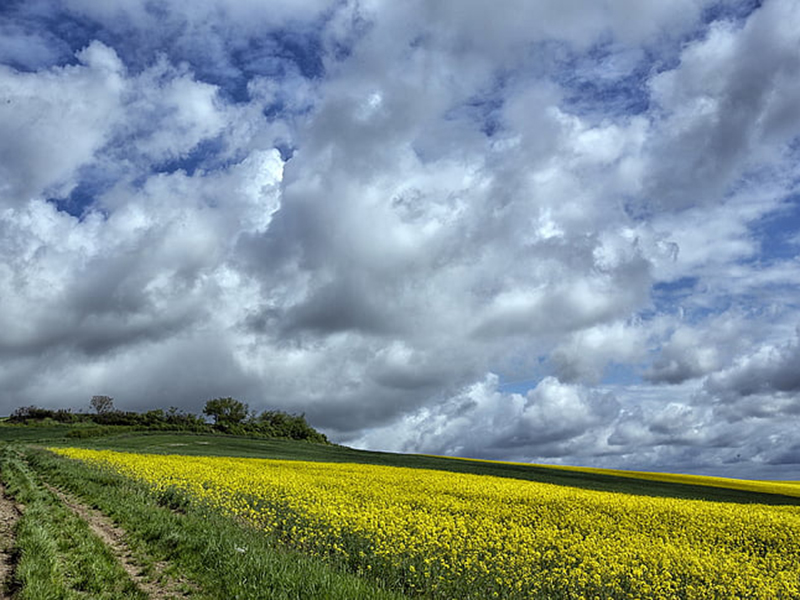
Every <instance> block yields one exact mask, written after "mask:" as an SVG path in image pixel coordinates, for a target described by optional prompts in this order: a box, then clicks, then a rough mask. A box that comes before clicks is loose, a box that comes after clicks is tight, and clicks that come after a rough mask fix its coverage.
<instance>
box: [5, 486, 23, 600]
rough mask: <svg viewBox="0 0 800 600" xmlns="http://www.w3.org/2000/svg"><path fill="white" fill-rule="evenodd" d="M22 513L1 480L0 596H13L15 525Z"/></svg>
mask: <svg viewBox="0 0 800 600" xmlns="http://www.w3.org/2000/svg"><path fill="white" fill-rule="evenodd" d="M21 514H22V512H21V510H20V507H19V505H17V503H16V502H14V501H13V500H12V499H11V498H9V497H8V496H7V495H6V488H5V486H4V485H3V484H2V482H0V598H11V592H10V591H9V586H10V584H11V582H12V581H11V580H12V577H13V576H14V569H15V568H16V557H15V556H14V554H13V549H14V538H15V536H14V526H15V525H16V523H17V520H19V518H20V516H21Z"/></svg>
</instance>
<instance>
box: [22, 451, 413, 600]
mask: <svg viewBox="0 0 800 600" xmlns="http://www.w3.org/2000/svg"><path fill="white" fill-rule="evenodd" d="M26 457H27V460H28V461H29V462H30V464H31V465H32V466H33V467H34V468H35V470H36V472H37V473H40V474H41V475H42V476H43V477H44V478H45V479H46V480H47V481H49V482H50V483H52V484H53V485H57V486H58V487H61V488H64V489H67V490H69V491H70V492H72V493H73V494H75V495H76V496H78V497H80V498H82V499H83V501H84V502H86V503H87V504H91V505H93V506H96V507H97V508H99V509H100V510H101V511H102V512H103V513H105V514H106V515H108V516H110V517H111V518H112V519H113V520H114V521H115V522H116V523H118V524H119V525H120V526H121V527H122V528H123V529H125V530H126V531H127V532H128V536H129V543H130V544H131V545H132V547H133V548H134V550H135V552H137V553H138V554H144V555H147V556H149V557H151V560H153V561H168V562H169V563H170V564H171V565H172V566H173V573H174V574H175V575H177V576H179V577H185V578H188V579H189V580H191V581H193V582H195V583H196V584H198V585H199V588H200V590H201V591H200V592H199V593H198V594H197V595H196V596H195V597H198V598H208V599H217V598H226V599H230V600H237V599H239V600H245V599H246V600H259V599H265V600H266V599H270V600H305V599H308V600H314V599H326V600H328V599H329V600H345V599H347V600H361V599H363V600H398V599H399V598H402V597H403V596H402V595H399V594H396V593H393V592H389V591H386V590H385V589H384V588H383V586H382V585H381V584H379V583H377V582H375V581H369V580H365V579H362V578H359V577H357V576H356V575H354V574H351V573H347V572H345V571H344V570H343V569H342V568H339V567H338V566H337V565H331V564H329V563H326V562H324V561H322V560H319V559H314V558H311V557H307V556H304V555H302V554H299V553H296V552H292V551H289V550H286V549H285V548H284V547H283V546H281V545H280V544H279V543H278V542H277V541H276V540H275V539H273V538H271V537H270V536H268V535H266V534H264V533H263V532H260V531H257V530H255V529H253V528H252V527H249V526H246V525H243V524H241V523H237V522H235V521H234V520H232V519H230V518H228V517H224V516H222V515H221V514H219V513H218V511H216V510H212V509H209V508H207V507H204V506H202V505H199V504H197V503H196V502H190V501H188V500H187V499H185V498H182V497H181V495H180V494H177V493H167V494H164V493H162V494H160V495H157V494H155V493H153V492H152V491H151V490H150V489H149V488H148V487H147V486H145V485H143V484H139V483H136V482H134V481H131V480H130V479H128V478H125V477H123V476H121V475H119V474H117V473H114V472H112V471H109V470H104V469H99V468H97V467H92V466H88V465H86V464H83V463H81V462H78V461H71V460H67V459H64V458H60V457H57V456H55V455H53V454H52V453H49V452H46V451H43V450H38V449H28V450H26Z"/></svg>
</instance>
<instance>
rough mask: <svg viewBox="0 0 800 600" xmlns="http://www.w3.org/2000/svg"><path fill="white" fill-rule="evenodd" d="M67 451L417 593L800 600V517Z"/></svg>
mask: <svg viewBox="0 0 800 600" xmlns="http://www.w3.org/2000/svg"><path fill="white" fill-rule="evenodd" d="M202 441H205V440H202ZM199 445H201V446H210V444H208V445H206V444H199ZM206 450H208V448H206ZM58 451H59V452H60V453H63V454H64V455H65V456H68V457H71V458H75V459H79V460H83V461H86V462H88V463H89V464H96V465H100V466H110V467H112V468H113V469H115V470H117V471H119V472H121V473H124V474H126V475H128V476H130V477H132V478H134V479H136V480H140V481H143V482H146V483H147V484H148V485H150V486H153V488H154V489H155V490H157V491H158V492H159V493H162V494H170V495H175V494H178V495H179V496H184V495H185V497H187V498H190V499H196V500H197V501H199V502H207V503H209V504H210V505H211V506H213V507H217V508H219V509H220V510H222V511H223V512H224V513H227V514H231V515H233V516H235V517H237V518H239V519H242V520H244V521H246V522H249V523H251V524H252V525H253V526H255V527H256V528H258V529H260V530H262V531H263V532H264V533H265V534H266V535H272V536H276V537H277V538H278V539H279V540H281V541H282V542H283V543H285V544H287V545H288V546H290V547H293V548H297V549H298V550H301V551H303V552H304V553H308V554H311V555H313V556H319V557H321V558H325V559H328V560H331V561H333V562H334V563H336V564H342V565H346V567H347V569H348V570H350V571H353V572H356V573H359V574H360V575H362V576H364V577H367V578H370V579H372V578H376V579H377V580H378V581H380V582H388V581H395V582H397V583H396V584H394V586H392V587H393V589H397V590H398V591H402V592H404V593H410V594H413V595H417V594H420V595H422V596H423V597H430V598H459V599H461V600H466V599H474V600H479V599H480V600H483V599H484V598H492V597H501V598H518V599H520V600H522V599H529V598H537V599H548V600H551V599H559V598H564V599H566V598H594V597H597V598H614V599H617V600H625V599H631V600H632V599H635V598H686V599H690V600H705V599H708V598H744V597H747V598H758V599H763V600H773V599H778V598H787V599H788V598H797V597H798V595H800V580H799V579H798V575H800V547H798V544H797V540H798V539H800V510H799V509H798V508H797V507H795V506H769V505H765V504H743V503H734V502H731V501H729V500H728V501H726V502H708V501H696V500H685V499H676V498H664V497H650V496H647V495H641V494H628V493H609V492H601V491H595V490H588V489H581V487H580V486H574V485H573V486H557V485H551V484H549V483H539V482H535V481H524V480H520V479H515V478H509V477H494V476H489V475H486V474H483V475H480V476H477V475H474V474H470V473H453V472H448V471H445V470H442V469H436V470H435V469H420V468H408V467H400V466H385V465H375V464H355V463H352V462H349V463H345V462H337V463H332V462H319V461H312V462H309V461H300V460H274V459H254V458H231V457H224V456H208V455H203V456H185V455H184V456H180V455H175V454H134V453H129V452H116V451H109V450H88V449H80V448H65V449H59V450H58ZM202 454H206V452H205V450H204V451H203V452H202ZM457 462H458V461H457ZM488 466H496V465H488ZM571 472H572V473H573V474H576V473H577V471H571ZM629 481H630V480H629ZM637 483H638V482H637ZM649 483H651V482H649V481H644V482H643V483H642V485H646V484H649ZM659 483H660V482H659ZM701 487H702V486H701ZM709 489H711V490H717V491H719V489H718V488H709ZM764 495H765V496H766V495H768V494H764Z"/></svg>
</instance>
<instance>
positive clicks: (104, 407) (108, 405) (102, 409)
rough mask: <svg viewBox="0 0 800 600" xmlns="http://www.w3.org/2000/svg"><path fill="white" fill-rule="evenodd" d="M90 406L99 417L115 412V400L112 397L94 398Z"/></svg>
mask: <svg viewBox="0 0 800 600" xmlns="http://www.w3.org/2000/svg"><path fill="white" fill-rule="evenodd" d="M89 406H91V407H92V408H93V409H94V411H95V412H96V413H97V414H98V415H102V414H105V413H110V412H113V411H114V399H113V398H112V397H111V396H92V400H91V402H89Z"/></svg>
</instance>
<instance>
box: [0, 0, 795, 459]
mask: <svg viewBox="0 0 800 600" xmlns="http://www.w3.org/2000/svg"><path fill="white" fill-rule="evenodd" d="M2 10H5V11H6V12H5V13H4V16H7V19H6V20H5V22H4V24H3V25H2V28H3V32H4V33H8V35H7V36H5V37H3V36H0V37H3V41H2V42H0V63H2V64H0V253H2V258H3V260H2V261H0V298H2V305H3V310H2V311H0V358H2V361H0V387H2V389H4V390H8V396H7V400H5V403H4V404H3V405H2V407H3V410H5V411H6V412H10V410H13V407H14V406H15V405H18V404H21V403H26V404H30V403H41V404H51V405H58V406H62V405H65V406H75V407H78V406H81V405H82V403H85V401H86V399H87V398H90V397H91V395H92V394H94V393H108V394H111V395H114V396H116V397H117V400H118V403H119V404H120V405H121V406H126V407H131V408H148V407H152V406H156V405H159V406H170V405H175V406H180V407H184V408H187V409H189V410H194V411H197V410H198V409H199V407H200V406H201V404H202V402H203V401H204V400H206V399H207V398H208V397H212V396H215V395H235V396H237V397H241V398H242V399H243V400H245V401H247V402H249V403H250V405H251V406H252V407H253V408H256V409H260V408H281V409H285V410H293V411H304V412H306V413H307V415H308V417H309V418H310V419H311V421H312V423H313V424H315V425H317V426H319V427H321V428H322V429H323V430H325V431H326V432H327V433H329V434H330V435H331V437H333V438H334V439H336V440H337V441H351V442H353V443H358V444H359V445H362V446H368V447H373V448H384V449H402V450H406V451H426V452H434V453H462V454H469V455H471V456H485V457H492V458H516V459H519V460H534V459H545V458H546V459H547V460H552V461H561V462H570V461H573V462H575V461H583V462H588V463H592V462H595V463H597V464H600V463H602V464H605V465H606V466H614V465H628V466H640V467H641V466H648V465H650V466H653V468H657V467H658V466H659V465H662V466H664V465H671V466H673V467H674V468H680V465H681V464H683V465H686V467H687V468H692V469H696V470H702V469H707V470H712V471H713V468H714V467H715V465H716V466H718V467H720V468H723V467H724V466H725V465H727V466H729V467H730V469H731V472H733V471H735V470H736V469H740V470H741V472H744V471H745V470H746V468H745V467H744V466H742V463H743V461H746V460H751V461H755V463H758V464H759V465H776V469H777V468H778V467H777V465H788V464H791V460H792V457H793V456H795V450H796V449H795V448H794V447H793V446H792V442H790V441H789V438H788V437H786V436H784V435H783V434H782V433H781V432H783V427H784V425H785V423H784V422H785V420H786V419H788V418H790V417H794V416H795V415H796V413H797V410H796V407H797V404H796V402H795V399H796V391H797V390H796V389H795V388H796V386H795V382H794V380H793V379H792V376H791V373H790V371H791V369H790V365H791V364H792V361H796V358H797V356H796V354H797V352H796V349H797V344H796V342H794V341H793V342H786V340H787V339H788V337H789V335H790V334H787V332H792V331H794V328H795V327H796V324H797V309H796V302H795V301H794V300H793V298H794V295H795V293H796V290H797V285H798V284H800V281H798V277H797V269H796V244H794V245H793V244H792V239H793V235H792V234H791V232H789V231H788V227H787V223H791V222H792V220H793V219H794V218H796V215H797V213H798V211H797V210H796V204H795V202H794V200H793V198H794V195H793V194H795V193H796V191H797V189H796V187H797V185H796V182H797V181H798V180H800V179H798V175H800V173H798V168H797V166H796V165H797V160H796V158H797V156H796V144H795V141H796V138H797V137H798V134H800V125H799V124H798V123H800V115H798V114H796V110H795V108H796V106H798V103H797V91H798V87H797V85H796V83H795V81H796V79H797V78H796V77H793V74H794V73H795V71H796V70H797V68H798V65H799V64H800V63H798V62H797V57H796V51H795V49H796V46H797V43H796V42H797V41H798V40H797V39H796V38H797V31H798V29H797V27H795V26H794V25H796V22H797V21H798V19H800V16H799V15H798V13H797V9H796V8H794V6H793V4H792V3H791V2H788V1H779V0H773V1H772V2H768V3H764V6H763V7H761V8H757V7H754V6H753V5H752V4H751V3H747V2H736V1H734V0H731V1H730V2H723V3H719V2H702V1H699V0H698V1H695V0H685V1H681V2H672V3H639V2H629V1H627V0H619V1H614V2H606V3H590V4H589V5H587V4H586V3H585V2H567V3H564V2H536V3H531V2H522V1H520V2H512V3H511V4H504V5H503V7H502V8H499V9H498V10H494V11H492V12H491V15H487V12H486V9H485V6H484V4H483V3H481V2H471V1H470V2H463V1H458V2H449V1H448V2H438V3H435V4H431V3H426V2H409V3H396V2H385V1H383V0H372V1H369V2H326V1H307V2H305V1H304V2H279V3H271V4H270V6H269V10H266V9H265V7H264V5H263V3H260V2H249V1H248V2H224V1H218V0H214V1H210V0H209V1H203V2H196V3H192V5H191V6H188V5H186V4H185V3H178V2H164V3H161V4H159V5H158V6H155V5H154V4H153V3H150V2H143V1H139V0H130V1H126V2H119V3H115V4H113V5H112V4H107V3H106V4H102V3H96V2H87V1H85V0H68V1H66V2H58V3H56V2H51V1H50V0H38V1H37V2H30V3H19V4H18V5H15V7H13V9H2ZM56 21H57V22H59V23H63V24H64V25H63V26H60V27H57V26H56V25H55V23H56ZM794 236H795V237H796V232H795V234H794ZM795 241H796V240H795ZM776 248H777V249H776ZM132 373H135V376H132V375H131V374H132ZM521 380H524V381H527V382H529V385H528V386H527V387H525V386H520V385H519V384H513V383H509V382H513V381H521ZM748 386H749V387H748ZM529 388H530V389H529ZM747 417H755V420H753V419H748V418H747ZM754 421H757V422H756V423H754ZM765 435H772V436H773V438H772V439H775V440H777V441H776V443H775V445H773V446H770V447H767V446H764V445H763V444H761V443H760V442H758V440H759V439H761V438H763V436H765ZM737 457H738V458H737ZM725 468H727V467H725Z"/></svg>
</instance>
